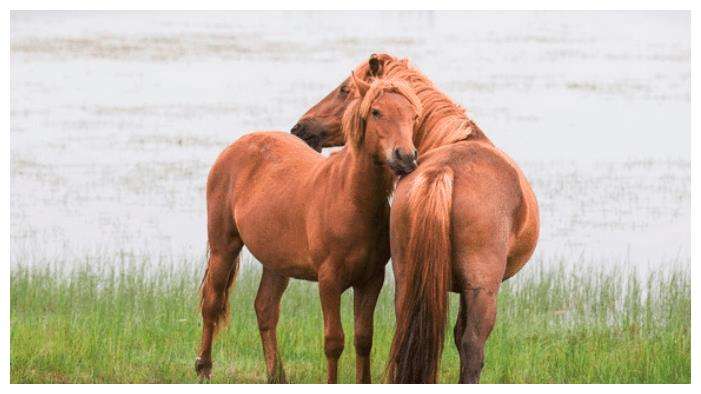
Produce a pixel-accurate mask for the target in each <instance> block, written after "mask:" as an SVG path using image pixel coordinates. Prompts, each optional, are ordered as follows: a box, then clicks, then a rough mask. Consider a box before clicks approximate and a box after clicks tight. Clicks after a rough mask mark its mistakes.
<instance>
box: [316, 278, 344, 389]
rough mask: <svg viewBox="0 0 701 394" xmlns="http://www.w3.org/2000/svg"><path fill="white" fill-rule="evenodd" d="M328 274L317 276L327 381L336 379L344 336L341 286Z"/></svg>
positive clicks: (332, 381)
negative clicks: (322, 319) (322, 318)
mask: <svg viewBox="0 0 701 394" xmlns="http://www.w3.org/2000/svg"><path fill="white" fill-rule="evenodd" d="M332 276H333V275H330V276H329V278H328V279H325V278H323V277H320V278H319V296H320V297H321V311H322V314H323V315H324V353H325V354H326V362H327V373H328V379H327V382H328V383H336V382H337V381H338V359H339V358H340V357H341V353H343V347H344V342H345V337H344V336H343V326H342V325H341V293H342V290H341V286H339V284H338V283H337V281H336V280H334V278H333V277H332Z"/></svg>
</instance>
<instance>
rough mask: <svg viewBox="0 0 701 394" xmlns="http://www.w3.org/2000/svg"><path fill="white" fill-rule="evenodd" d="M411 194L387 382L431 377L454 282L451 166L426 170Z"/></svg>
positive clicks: (440, 349) (423, 380) (421, 380)
mask: <svg viewBox="0 0 701 394" xmlns="http://www.w3.org/2000/svg"><path fill="white" fill-rule="evenodd" d="M420 176H421V177H422V178H421V179H417V180H416V183H414V187H413V189H412V190H411V191H410V196H409V207H410V208H409V209H410V210H411V212H412V213H411V215H412V218H411V221H410V223H411V224H410V228H409V229H408V230H409V232H410V237H409V244H408V245H407V248H406V250H405V253H403V255H405V256H406V259H405V260H404V261H401V262H398V263H401V264H402V265H403V269H404V270H405V272H406V275H404V276H403V279H404V280H406V282H405V283H403V284H402V285H401V286H398V288H401V292H402V294H398V296H399V298H398V299H399V300H403V302H402V303H401V304H400V305H397V329H396V332H395V335H394V340H393V341H392V348H391V351H390V357H389V365H388V367H387V378H388V380H389V381H390V382H391V383H435V382H436V380H437V378H438V367H439V363H440V358H441V353H442V352H443V339H444V336H445V326H446V320H447V315H448V292H449V291H450V286H451V282H452V274H451V243H450V211H451V207H452V200H453V196H452V195H453V171H452V170H451V169H450V168H449V167H443V168H437V169H436V170H435V171H427V172H424V173H422V174H421V175H420Z"/></svg>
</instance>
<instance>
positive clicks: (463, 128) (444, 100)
mask: <svg viewBox="0 0 701 394" xmlns="http://www.w3.org/2000/svg"><path fill="white" fill-rule="evenodd" d="M383 60H384V64H383V78H389V79H391V80H395V81H396V80H400V81H405V82H407V83H409V84H410V85H411V87H412V89H413V91H414V93H415V94H416V96H417V97H418V98H419V100H420V102H421V104H422V108H423V116H422V117H421V120H420V122H419V125H418V128H417V139H416V141H417V148H418V149H419V152H422V153H423V152H426V151H428V150H430V149H433V148H437V147H439V146H442V145H447V144H452V143H454V142H456V141H460V140H463V139H465V138H467V136H468V135H470V133H472V131H473V128H472V125H473V123H472V121H471V120H470V118H469V117H468V116H467V113H466V111H465V109H464V108H463V107H461V106H460V105H458V104H456V103H455V102H453V101H452V100H451V99H450V98H449V97H448V96H447V95H446V94H445V93H443V92H442V91H440V90H439V89H438V88H437V87H436V86H435V85H434V84H433V82H431V80H430V79H428V78H427V77H426V76H425V75H424V74H423V73H421V71H419V70H417V69H416V68H414V67H413V66H412V65H411V64H410V62H409V60H408V59H399V58H396V57H394V56H391V55H383ZM358 71H361V72H363V73H367V72H368V66H367V62H366V63H365V64H364V65H362V66H361V67H360V68H359V69H358ZM361 75H363V74H361Z"/></svg>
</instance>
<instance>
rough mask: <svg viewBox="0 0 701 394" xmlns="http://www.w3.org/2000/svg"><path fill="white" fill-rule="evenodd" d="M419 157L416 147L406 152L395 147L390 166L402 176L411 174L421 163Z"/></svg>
mask: <svg viewBox="0 0 701 394" xmlns="http://www.w3.org/2000/svg"><path fill="white" fill-rule="evenodd" d="M417 157H418V153H417V152H416V149H414V150H413V151H412V152H411V153H406V152H404V151H403V150H401V149H395V150H394V152H393V153H392V160H390V161H389V167H390V168H391V169H392V171H394V173H395V174H397V176H400V177H402V176H405V175H408V174H411V173H412V172H413V171H414V170H415V169H416V167H417V166H418V165H419V163H418V161H417Z"/></svg>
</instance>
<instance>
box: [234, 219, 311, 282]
mask: <svg viewBox="0 0 701 394" xmlns="http://www.w3.org/2000/svg"><path fill="white" fill-rule="evenodd" d="M262 211H267V212H266V214H262V212H253V213H239V212H236V213H235V221H236V227H237V228H238V231H239V235H240V236H241V240H242V241H243V243H244V245H246V247H247V248H248V250H249V251H250V252H251V254H252V255H253V256H254V257H255V258H256V259H257V260H258V261H259V262H260V263H261V264H262V265H263V266H264V267H265V268H266V269H269V270H271V271H274V272H276V273H278V274H280V275H283V276H286V277H292V278H297V279H305V280H316V270H315V269H314V266H313V264H312V262H311V258H310V257H309V251H308V248H307V246H306V245H307V242H306V234H305V232H304V228H302V226H301V225H300V224H298V223H288V222H287V221H286V220H284V219H283V218H280V219H279V220H275V217H276V216H278V215H276V214H275V211H277V210H262Z"/></svg>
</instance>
